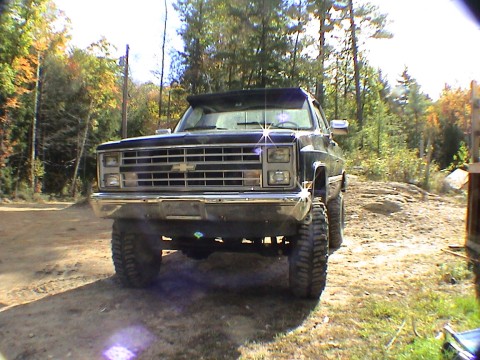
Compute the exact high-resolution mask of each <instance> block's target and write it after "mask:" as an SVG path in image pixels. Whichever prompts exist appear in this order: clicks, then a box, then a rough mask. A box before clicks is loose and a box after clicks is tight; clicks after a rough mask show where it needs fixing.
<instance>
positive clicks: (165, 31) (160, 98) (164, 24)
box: [157, 0, 168, 127]
mask: <svg viewBox="0 0 480 360" xmlns="http://www.w3.org/2000/svg"><path fill="white" fill-rule="evenodd" d="M164 6H165V20H164V23H163V41H162V68H161V70H160V92H159V96H158V124H157V125H158V126H157V127H160V122H161V121H162V107H163V104H162V103H163V76H164V72H165V43H166V40H167V19H168V8H167V0H165V1H164Z"/></svg>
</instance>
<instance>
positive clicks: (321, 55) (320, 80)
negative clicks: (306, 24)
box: [315, 1, 327, 106]
mask: <svg viewBox="0 0 480 360" xmlns="http://www.w3.org/2000/svg"><path fill="white" fill-rule="evenodd" d="M320 3H321V5H320V9H319V11H318V12H319V16H320V19H319V20H320V29H319V31H318V33H319V49H318V64H319V70H318V72H319V73H318V76H317V87H316V91H315V97H316V98H317V100H318V102H319V103H320V105H321V106H324V105H325V104H324V103H325V89H324V79H325V76H324V72H325V21H326V18H327V16H326V12H327V9H326V7H325V1H321V2H320Z"/></svg>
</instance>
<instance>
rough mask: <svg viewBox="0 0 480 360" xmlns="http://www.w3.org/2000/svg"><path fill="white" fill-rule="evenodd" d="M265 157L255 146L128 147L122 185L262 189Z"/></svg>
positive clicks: (122, 169)
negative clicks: (261, 182) (263, 159)
mask: <svg viewBox="0 0 480 360" xmlns="http://www.w3.org/2000/svg"><path fill="white" fill-rule="evenodd" d="M261 156H262V155H261V150H260V148H259V147H258V146H255V145H228V146H225V145H223V146H222V145H215V146H195V147H170V148H146V149H145V148H142V149H131V150H125V151H123V152H122V160H121V166H120V172H121V175H122V188H124V189H131V190H142V189H143V190H154V189H155V190H157V189H172V188H177V189H178V188H188V189H190V190H191V189H192V188H197V189H202V190H203V189H207V190H208V189H210V190H214V189H215V188H218V187H222V189H225V188H227V189H231V190H235V189H239V190H240V189H245V188H249V189H251V188H260V185H261V184H260V183H259V181H260V180H259V179H260V178H261V175H260V173H261V169H262V159H261ZM255 172H256V173H255ZM255 181H256V182H257V183H256V184H255Z"/></svg>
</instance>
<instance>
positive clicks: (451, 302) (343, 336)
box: [240, 260, 480, 360]
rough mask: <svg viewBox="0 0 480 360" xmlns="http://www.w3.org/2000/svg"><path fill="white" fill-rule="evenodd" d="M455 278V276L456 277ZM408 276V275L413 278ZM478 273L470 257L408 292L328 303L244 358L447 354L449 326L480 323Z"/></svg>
mask: <svg viewBox="0 0 480 360" xmlns="http://www.w3.org/2000/svg"><path fill="white" fill-rule="evenodd" d="M452 278H454V279H455V281H454V282H453V281H451V279H452ZM407 282H408V280H407ZM471 283H472V273H471V270H470V268H469V267H468V266H467V265H466V263H465V262H464V261H461V260H459V261H456V260H454V261H453V262H450V263H449V265H441V266H439V267H438V270H437V272H436V273H434V274H431V275H430V276H422V278H421V279H416V280H414V281H413V282H412V281H411V279H410V280H409V282H408V283H406V284H403V285H405V286H408V291H406V295H405V296H394V297H392V296H388V295H387V293H385V294H374V295H370V296H368V297H367V298H364V299H362V301H361V302H360V301H359V302H358V303H357V304H339V305H337V304H331V305H329V306H322V303H321V302H320V304H319V305H318V306H317V307H316V308H315V309H313V310H312V312H311V314H310V315H309V316H308V317H307V318H306V319H305V321H304V322H303V324H302V325H301V326H299V327H298V328H296V329H292V330H291V331H288V332H286V333H281V334H278V335H277V336H276V337H275V338H274V339H273V340H272V341H271V342H269V343H250V344H245V346H244V347H243V348H242V349H240V350H241V351H240V352H241V354H242V355H241V358H242V359H310V358H316V359H359V360H360V359H362V360H363V359H429V360H430V359H433V360H435V359H439V360H440V359H445V358H444V357H442V356H443V355H442V352H441V349H442V345H443V343H444V342H445V338H444V336H443V327H444V326H445V325H446V324H449V325H450V326H451V327H452V328H453V329H454V330H455V331H457V332H461V331H466V330H472V329H475V328H478V327H480V311H479V303H478V301H477V299H476V298H475V296H474V292H473V286H472V284H471Z"/></svg>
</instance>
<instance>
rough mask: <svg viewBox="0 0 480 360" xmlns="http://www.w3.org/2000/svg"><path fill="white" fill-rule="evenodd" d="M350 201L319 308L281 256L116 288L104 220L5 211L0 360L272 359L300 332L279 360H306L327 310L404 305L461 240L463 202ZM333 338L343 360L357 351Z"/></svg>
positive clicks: (215, 260)
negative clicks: (299, 290) (299, 343)
mask: <svg viewBox="0 0 480 360" xmlns="http://www.w3.org/2000/svg"><path fill="white" fill-rule="evenodd" d="M346 204H347V221H348V227H347V230H346V241H345V244H344V246H342V247H341V248H340V249H339V250H338V251H336V252H335V253H334V254H332V255H331V257H330V261H329V277H328V284H327V288H326V290H325V291H324V293H323V295H322V298H321V301H320V304H318V303H317V302H312V301H299V300H297V299H295V298H293V297H292V296H291V295H290V293H289V290H288V282H287V277H288V266H287V260H286V259H285V258H278V259H277V258H262V257H260V256H256V255H236V254H213V255H212V256H210V257H209V258H208V259H207V260H204V261H195V260H190V259H188V258H186V257H184V256H183V255H182V254H180V253H176V252H171V253H169V254H167V255H165V256H164V262H163V265H162V270H161V272H160V276H159V279H158V282H157V283H156V284H155V285H154V286H153V287H152V288H150V289H147V290H131V289H122V288H121V287H120V286H119V285H118V284H117V283H116V281H115V277H114V276H113V266H112V262H111V257H110V231H111V224H112V222H111V220H102V219H97V218H95V216H94V215H93V213H92V211H91V210H90V208H89V207H88V206H85V205H84V206H75V205H74V206H71V204H35V205H32V204H0V359H1V360H3V358H4V359H7V360H12V359H15V360H20V359H67V358H71V359H110V360H113V359H116V360H119V359H162V358H167V359H197V358H205V359H222V358H226V359H234V358H238V357H243V358H250V357H251V356H253V355H251V354H252V353H256V354H257V355H255V356H258V354H259V353H260V354H262V356H263V357H264V358H270V357H269V348H272V347H274V346H275V339H276V337H277V336H278V335H279V334H283V333H288V332H289V331H292V329H299V328H302V329H305V331H313V330H315V331H317V332H318V340H317V341H316V342H315V343H311V344H305V346H304V347H296V346H293V347H292V348H291V350H290V352H289V353H285V354H284V355H285V356H284V358H285V359H290V358H302V357H306V358H308V351H309V349H310V348H312V347H315V348H316V349H317V350H318V349H319V348H320V349H321V347H322V346H324V345H325V344H327V343H329V344H330V345H331V342H332V338H331V336H330V335H329V334H330V332H331V331H334V329H335V327H339V326H343V325H342V324H341V323H336V322H335V321H333V320H331V319H337V318H338V316H336V315H338V314H334V313H332V312H333V311H346V312H348V311H350V312H351V311H354V309H355V304H358V302H360V301H362V299H363V298H365V297H367V296H369V295H371V294H382V295H383V296H386V297H389V296H392V297H395V296H407V295H408V294H407V292H408V285H407V284H408V281H409V279H411V278H419V277H420V278H421V276H422V274H427V273H429V272H431V270H432V268H435V267H437V266H438V264H440V263H442V262H444V261H448V259H449V255H446V254H445V253H443V252H442V251H441V250H442V249H445V248H446V247H447V246H448V245H449V244H462V243H463V241H464V218H465V204H464V202H462V201H461V200H458V199H453V198H451V197H450V198H446V197H437V196H432V195H428V194H425V193H423V192H422V191H420V190H419V189H417V188H416V187H414V186H410V185H405V184H397V183H388V184H386V183H364V182H360V181H357V180H353V181H351V182H350V188H349V191H348V193H347V196H346ZM352 309H353V310H352ZM312 314H313V315H312ZM328 319H330V320H328ZM334 340H335V344H334V345H335V348H336V350H335V351H336V352H335V354H340V357H341V353H342V352H341V351H342V348H343V349H344V348H347V347H348V344H349V341H352V340H351V339H349V338H338V334H337V337H336V338H335V339H334ZM259 349H260V350H259ZM2 356H3V358H2ZM331 356H332V357H331V358H335V357H334V356H333V355H331ZM327 358H330V356H327Z"/></svg>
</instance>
